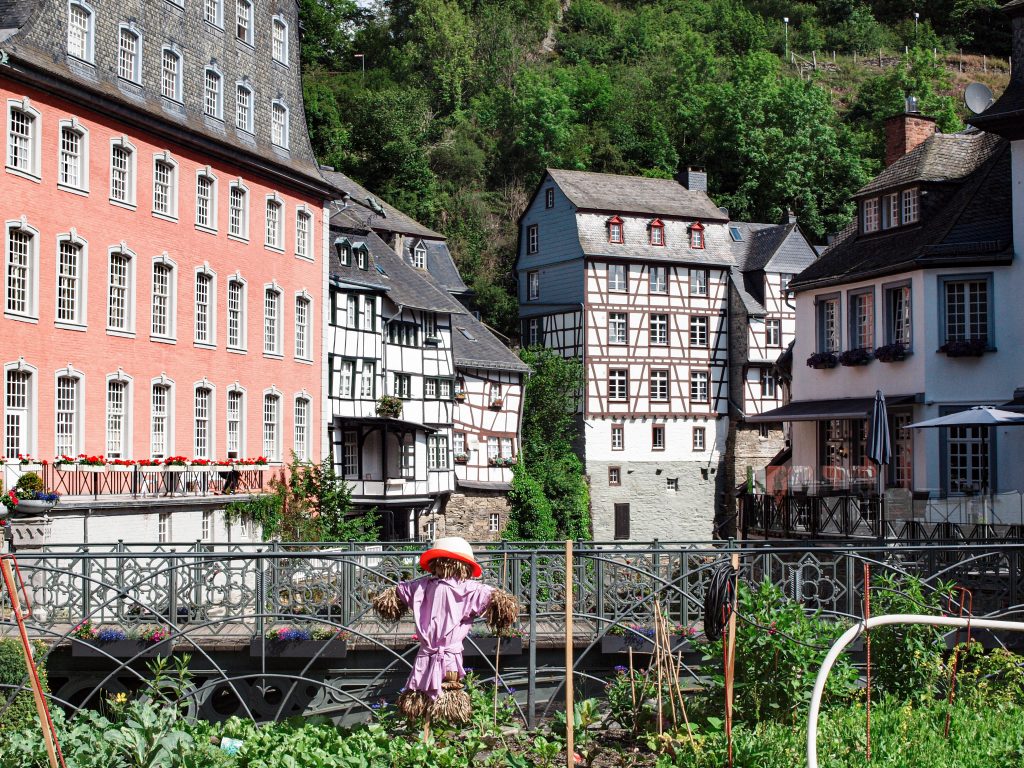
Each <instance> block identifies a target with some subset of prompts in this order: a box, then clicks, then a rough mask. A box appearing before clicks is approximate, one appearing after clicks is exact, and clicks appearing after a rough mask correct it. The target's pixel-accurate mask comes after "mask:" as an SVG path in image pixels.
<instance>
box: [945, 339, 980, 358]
mask: <svg viewBox="0 0 1024 768" xmlns="http://www.w3.org/2000/svg"><path fill="white" fill-rule="evenodd" d="M986 349H988V342H987V341H986V340H985V339H969V340H967V341H947V342H946V343H945V344H943V345H942V346H941V347H939V352H942V353H943V354H945V355H946V357H981V356H982V355H983V354H985V350H986Z"/></svg>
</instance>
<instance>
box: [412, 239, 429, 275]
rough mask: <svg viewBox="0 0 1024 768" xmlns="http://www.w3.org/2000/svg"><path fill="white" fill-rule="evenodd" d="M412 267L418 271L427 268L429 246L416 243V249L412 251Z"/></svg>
mask: <svg viewBox="0 0 1024 768" xmlns="http://www.w3.org/2000/svg"><path fill="white" fill-rule="evenodd" d="M412 265H413V266H414V267H415V268H416V269H426V268H427V246H425V245H424V244H423V242H422V241H420V242H418V243H416V247H415V248H413V249H412Z"/></svg>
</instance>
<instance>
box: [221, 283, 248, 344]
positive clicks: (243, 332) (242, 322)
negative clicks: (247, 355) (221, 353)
mask: <svg viewBox="0 0 1024 768" xmlns="http://www.w3.org/2000/svg"><path fill="white" fill-rule="evenodd" d="M232 284H237V285H238V286H239V288H240V290H239V301H238V304H239V306H238V338H237V342H236V343H232V342H233V340H232V338H231V314H232V313H231V286H232ZM248 300H249V284H248V283H247V282H246V280H245V278H244V277H242V275H241V274H240V273H238V272H236V273H235V274H233V275H231V276H230V277H229V278H228V288H227V297H226V304H225V311H226V312H227V325H226V326H225V329H226V333H227V337H226V339H227V349H228V351H230V352H246V351H248V349H249V333H248V319H249V316H248V311H247V307H248Z"/></svg>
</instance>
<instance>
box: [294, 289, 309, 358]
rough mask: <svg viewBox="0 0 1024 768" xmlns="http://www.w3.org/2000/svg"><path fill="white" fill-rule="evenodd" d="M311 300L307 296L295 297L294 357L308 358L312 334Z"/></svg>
mask: <svg viewBox="0 0 1024 768" xmlns="http://www.w3.org/2000/svg"><path fill="white" fill-rule="evenodd" d="M311 304H312V302H311V301H310V299H309V297H308V296H296V297H295V357H297V358H299V359H300V360H309V359H311V358H310V343H309V342H310V339H311V338H312V336H313V331H312V328H311V327H310V324H311V322H312V319H313V310H312V307H311Z"/></svg>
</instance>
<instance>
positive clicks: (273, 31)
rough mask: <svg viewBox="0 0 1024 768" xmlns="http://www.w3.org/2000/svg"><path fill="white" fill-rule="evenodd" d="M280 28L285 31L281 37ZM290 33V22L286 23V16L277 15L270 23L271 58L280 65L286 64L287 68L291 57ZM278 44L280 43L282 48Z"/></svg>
mask: <svg viewBox="0 0 1024 768" xmlns="http://www.w3.org/2000/svg"><path fill="white" fill-rule="evenodd" d="M279 28H280V29H281V30H282V31H283V34H282V35H280V36H279V35H278V34H277V31H278V29H279ZM289 32H290V30H289V28H288V22H287V21H285V18H284V16H282V15H281V14H279V13H278V14H275V15H274V18H273V19H272V20H271V22H270V56H271V58H272V59H273V60H274V61H276V62H277V63H278V64H284V65H285V66H286V67H287V66H288V55H289V40H288V34H289ZM278 43H280V46H279V45H278ZM278 47H280V50H278Z"/></svg>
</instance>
